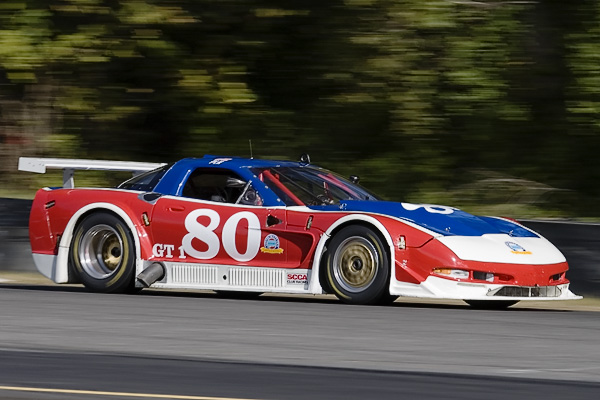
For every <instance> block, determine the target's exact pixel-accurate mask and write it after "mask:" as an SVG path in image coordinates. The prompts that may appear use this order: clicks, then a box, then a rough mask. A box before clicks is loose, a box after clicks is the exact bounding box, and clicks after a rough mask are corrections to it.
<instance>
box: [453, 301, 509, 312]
mask: <svg viewBox="0 0 600 400" xmlns="http://www.w3.org/2000/svg"><path fill="white" fill-rule="evenodd" d="M465 303H467V304H468V305H470V306H471V307H473V308H477V309H479V310H504V309H505V308H508V307H510V306H514V305H515V304H517V303H518V301H516V300H465Z"/></svg>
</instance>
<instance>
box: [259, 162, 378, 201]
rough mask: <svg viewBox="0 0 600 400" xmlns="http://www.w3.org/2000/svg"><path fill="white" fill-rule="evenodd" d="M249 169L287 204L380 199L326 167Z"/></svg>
mask: <svg viewBox="0 0 600 400" xmlns="http://www.w3.org/2000/svg"><path fill="white" fill-rule="evenodd" d="M252 172H254V174H255V175H256V176H258V177H259V179H260V180H261V181H263V182H264V183H265V184H266V185H267V186H269V188H270V189H271V190H272V191H273V192H274V193H275V194H276V195H277V196H278V197H279V198H280V199H281V201H283V202H284V203H285V204H286V205H288V206H301V205H307V206H313V205H328V204H338V203H339V202H340V200H379V198H378V197H377V196H375V195H373V194H372V193H370V192H368V191H367V190H365V189H364V188H362V187H360V186H358V185H356V184H354V183H351V182H350V181H348V180H346V179H344V178H342V177H341V176H339V175H337V174H334V173H333V172H331V171H327V170H325V169H320V168H313V167H274V168H254V169H252Z"/></svg>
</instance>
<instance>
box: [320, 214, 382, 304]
mask: <svg viewBox="0 0 600 400" xmlns="http://www.w3.org/2000/svg"><path fill="white" fill-rule="evenodd" d="M325 267H326V285H327V286H328V288H331V290H332V291H333V293H335V295H336V296H337V297H338V298H339V299H340V300H342V301H343V302H345V303H349V304H377V303H378V302H379V301H380V300H382V299H383V298H384V297H385V296H389V295H388V293H387V285H388V277H389V271H390V265H389V257H388V255H387V252H386V251H385V246H384V243H383V242H382V240H381V239H380V238H379V236H378V235H377V234H376V233H375V232H374V231H373V230H372V229H370V228H367V227H364V226H361V225H354V226H349V227H346V228H344V229H342V230H341V231H339V232H338V233H337V234H335V236H334V237H333V238H332V239H331V243H330V245H329V246H328V250H327V253H326V265H325Z"/></svg>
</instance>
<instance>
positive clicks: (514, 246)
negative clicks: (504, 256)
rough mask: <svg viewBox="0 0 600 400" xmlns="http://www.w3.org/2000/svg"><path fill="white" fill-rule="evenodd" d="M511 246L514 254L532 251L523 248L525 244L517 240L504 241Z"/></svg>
mask: <svg viewBox="0 0 600 400" xmlns="http://www.w3.org/2000/svg"><path fill="white" fill-rule="evenodd" d="M504 244H506V245H507V246H508V248H510V250H511V253H513V254H531V252H530V251H527V250H525V249H524V248H523V246H521V245H519V244H517V243H515V242H504Z"/></svg>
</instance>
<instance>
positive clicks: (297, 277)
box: [287, 274, 308, 285]
mask: <svg viewBox="0 0 600 400" xmlns="http://www.w3.org/2000/svg"><path fill="white" fill-rule="evenodd" d="M287 283H292V284H301V285H302V284H306V283H308V275H307V274H287Z"/></svg>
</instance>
